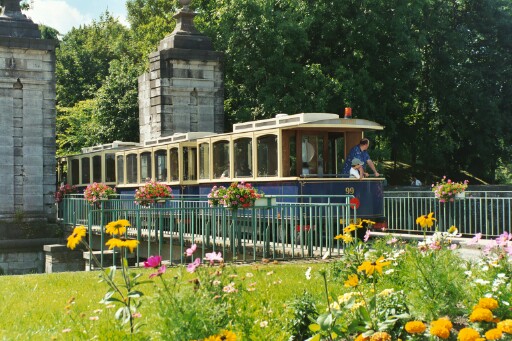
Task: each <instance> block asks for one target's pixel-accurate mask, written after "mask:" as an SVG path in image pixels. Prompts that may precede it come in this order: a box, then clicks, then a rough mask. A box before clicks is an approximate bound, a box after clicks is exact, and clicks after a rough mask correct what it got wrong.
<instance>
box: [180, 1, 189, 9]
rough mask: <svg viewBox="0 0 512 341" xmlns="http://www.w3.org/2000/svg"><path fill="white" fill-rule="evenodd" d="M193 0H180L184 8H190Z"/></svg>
mask: <svg viewBox="0 0 512 341" xmlns="http://www.w3.org/2000/svg"><path fill="white" fill-rule="evenodd" d="M191 1H192V0H180V4H181V5H182V6H183V8H184V9H188V5H190V2H191Z"/></svg>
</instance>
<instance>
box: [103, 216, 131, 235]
mask: <svg viewBox="0 0 512 341" xmlns="http://www.w3.org/2000/svg"><path fill="white" fill-rule="evenodd" d="M128 226H130V222H129V221H128V220H126V219H119V220H117V221H112V222H110V223H108V224H107V226H106V230H105V232H107V233H108V234H110V235H111V236H113V235H118V236H121V235H123V234H125V232H126V228H127V227H128Z"/></svg>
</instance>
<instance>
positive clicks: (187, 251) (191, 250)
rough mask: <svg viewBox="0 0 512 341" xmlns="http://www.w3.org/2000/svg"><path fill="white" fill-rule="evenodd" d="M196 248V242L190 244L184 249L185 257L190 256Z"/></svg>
mask: <svg viewBox="0 0 512 341" xmlns="http://www.w3.org/2000/svg"><path fill="white" fill-rule="evenodd" d="M196 250H197V244H192V245H191V246H190V247H189V248H188V249H187V250H185V255H186V256H187V257H190V256H192V255H193V254H194V252H196Z"/></svg>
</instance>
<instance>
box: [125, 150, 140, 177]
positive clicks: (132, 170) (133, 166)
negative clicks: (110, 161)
mask: <svg viewBox="0 0 512 341" xmlns="http://www.w3.org/2000/svg"><path fill="white" fill-rule="evenodd" d="M126 182H127V183H129V184H135V183H137V154H129V155H126Z"/></svg>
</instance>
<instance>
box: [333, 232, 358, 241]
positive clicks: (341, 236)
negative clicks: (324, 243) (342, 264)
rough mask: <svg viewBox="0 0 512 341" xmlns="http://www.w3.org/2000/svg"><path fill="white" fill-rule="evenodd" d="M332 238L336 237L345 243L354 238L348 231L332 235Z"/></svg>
mask: <svg viewBox="0 0 512 341" xmlns="http://www.w3.org/2000/svg"><path fill="white" fill-rule="evenodd" d="M334 239H336V240H338V239H342V240H343V241H344V242H345V243H350V242H351V241H353V240H354V238H353V237H352V235H351V234H350V233H345V234H339V235H337V236H336V237H334Z"/></svg>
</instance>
